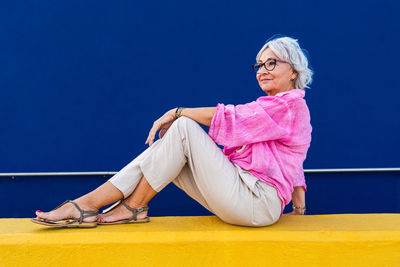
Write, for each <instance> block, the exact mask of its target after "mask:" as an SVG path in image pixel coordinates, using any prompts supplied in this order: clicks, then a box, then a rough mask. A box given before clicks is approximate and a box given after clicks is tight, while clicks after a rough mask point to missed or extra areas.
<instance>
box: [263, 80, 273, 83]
mask: <svg viewBox="0 0 400 267" xmlns="http://www.w3.org/2000/svg"><path fill="white" fill-rule="evenodd" d="M270 80H271V79H262V80H261V82H262V83H265V82H269V81H270Z"/></svg>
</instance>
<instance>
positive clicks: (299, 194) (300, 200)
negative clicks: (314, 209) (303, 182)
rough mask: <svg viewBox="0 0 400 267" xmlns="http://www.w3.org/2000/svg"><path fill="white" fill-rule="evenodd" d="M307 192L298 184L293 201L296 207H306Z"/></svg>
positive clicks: (293, 194)
mask: <svg viewBox="0 0 400 267" xmlns="http://www.w3.org/2000/svg"><path fill="white" fill-rule="evenodd" d="M305 195H306V192H305V191H304V188H303V187H302V186H296V187H295V188H294V190H293V193H292V202H293V205H295V206H296V207H304V206H305V205H306V197H305Z"/></svg>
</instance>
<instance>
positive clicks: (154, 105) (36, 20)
mask: <svg viewBox="0 0 400 267" xmlns="http://www.w3.org/2000/svg"><path fill="white" fill-rule="evenodd" d="M399 11H400V2H398V1H377V0H376V1H343V0H339V1H334V2H332V1H331V2H324V1H322V2H321V1H284V2H281V1H257V2H252V1H237V0H236V1H197V2H192V1H182V0H179V1H151V2H148V1H118V2H109V1H67V2H65V1H64V2H60V1H58V2H54V1H18V0H16V1H1V2H0V25H2V26H1V27H0V63H1V64H0V140H1V143H0V172H49V171H117V170H119V169H121V168H122V167H123V166H124V165H126V164H127V163H128V162H130V161H131V160H132V159H133V158H134V157H135V156H136V155H137V154H139V153H140V152H141V151H143V150H144V149H145V145H144V142H145V140H146V137H147V133H148V131H149V129H150V127H151V125H152V123H153V121H154V120H155V119H157V118H158V117H159V116H161V115H162V114H163V113H164V112H165V111H167V110H168V109H170V108H173V107H176V106H187V107H200V106H215V105H216V104H217V103H226V104H240V103H246V102H249V101H252V100H254V99H256V98H257V97H259V96H262V95H263V92H262V91H261V90H260V89H259V87H258V84H257V82H256V79H255V75H254V74H253V73H252V71H251V68H250V66H251V64H253V63H254V60H255V55H256V54H257V52H258V50H259V49H260V48H261V46H262V45H263V43H264V42H265V40H266V39H267V38H269V37H271V36H272V35H274V34H276V33H279V34H284V35H288V36H292V37H295V38H298V39H299V42H300V44H301V45H302V47H303V48H305V49H307V50H308V52H309V54H310V61H311V65H312V67H313V69H314V71H315V76H314V82H313V83H312V85H311V88H312V89H310V90H307V92H306V100H307V102H308V104H309V108H310V111H311V117H312V125H313V134H312V138H313V139H312V144H311V148H310V150H309V154H308V157H307V159H306V161H305V163H304V167H305V168H347V167H349V168H350V167H351V168H353V167H354V168H357V167H399V165H400V164H399V159H400V156H399V155H398V151H400V142H399V140H398V136H399V132H400V119H399V115H400V112H399V105H398V102H399V100H398V98H399V97H400V86H399V83H398V77H399V75H398V69H399V68H398V62H399V53H398V47H399V45H400V42H399V40H400V35H399V32H400V31H399V25H400V21H399V19H398V13H399ZM344 176H345V177H344V178H343V177H341V176H340V175H320V177H318V178H316V176H313V175H307V176H306V179H307V184H308V185H309V192H308V194H307V205H314V210H315V212H319V211H323V210H324V207H326V206H323V205H322V202H320V199H322V198H323V197H325V196H326V194H325V192H324V188H326V185H327V184H331V185H332V187H333V188H334V187H343V186H344V184H346V183H343V180H345V181H346V182H350V180H351V181H352V182H351V183H354V184H353V185H354V186H348V187H346V190H348V192H349V193H348V195H349V196H350V195H351V194H353V196H354V195H357V194H362V193H361V192H366V191H371V190H373V189H376V188H375V187H374V184H377V183H379V184H382V185H383V187H384V188H389V187H390V189H391V190H392V193H393V195H392V198H391V199H390V201H392V202H393V208H391V209H389V210H387V211H392V212H399V210H400V200H399V199H398V198H396V196H397V195H399V194H400V188H399V186H398V183H399V182H398V180H399V179H396V178H398V176H397V175H396V174H387V175H386V174H385V175H375V176H374V175H372V176H373V177H375V178H374V179H375V180H374V181H375V182H374V183H367V182H366V181H365V180H364V179H361V177H357V178H356V175H355V176H353V175H352V176H346V175H344ZM366 176H368V175H367V174H366ZM382 177H385V178H382ZM386 177H391V178H388V179H389V180H390V181H389V180H386ZM381 178H382V179H381ZM0 179H1V182H0V183H1V189H0V194H1V195H0V200H2V201H3V203H4V201H6V202H7V203H10V201H14V202H15V201H16V202H15V204H13V205H15V206H12V207H10V208H7V209H6V210H3V211H1V212H0V217H1V216H2V217H10V216H11V217H19V216H30V213H28V211H29V212H30V209H31V207H27V206H26V207H25V208H23V205H24V204H23V203H24V202H25V200H26V199H29V201H35V200H32V198H31V196H32V197H33V198H35V197H34V196H35V195H37V193H36V191H37V190H39V192H40V193H39V194H40V195H41V197H40V198H41V202H40V203H49V204H48V206H49V207H48V208H51V207H53V206H54V205H56V204H58V203H57V202H59V201H63V200H64V199H59V198H61V196H62V197H63V198H64V197H66V198H72V195H70V194H68V193H69V192H72V191H73V192H77V191H75V190H73V189H75V188H78V187H79V192H80V193H83V192H87V191H88V190H91V189H93V187H95V186H97V185H98V184H100V183H102V182H104V180H105V179H104V178H101V177H97V178H96V177H93V178H87V177H86V178H84V177H80V178H78V177H76V178H55V177H53V178H18V179H15V180H11V179H9V178H0ZM366 179H367V178H366ZM370 179H372V178H371V177H370ZM38 184H39V185H40V186H38ZM50 184H51V185H50ZM53 186H54V187H53ZM21 188H23V190H22V189H21ZM396 188H397V189H396ZM24 190H25V191H24ZM28 190H30V191H28ZM47 190H51V191H52V193H48V191H47ZM330 190H331V189H330ZM342 190H344V189H342ZM393 190H394V191H393ZM396 190H397V191H396ZM31 191H35V194H31V193H32V192H31ZM178 191H179V190H178V189H176V188H172V186H169V187H168V189H166V192H165V193H164V194H165V195H167V196H172V195H174V196H175V195H179V194H180V192H178ZM21 192H24V193H21ZM350 192H351V193H350ZM17 194H18V195H19V194H22V195H19V196H18V198H22V199H23V200H18V198H17V199H16V196H15V195H17ZM157 197H159V198H161V197H162V196H161V194H160V196H157ZM181 197H182V198H180V199H184V200H185V203H190V200H189V199H188V198H186V197H185V196H183V195H182V196H181ZM337 197H338V196H332V198H333V199H335V198H337ZM366 198H367V197H366ZM313 200H314V201H313ZM332 201H334V200H332ZM376 201H377V203H378V205H377V207H383V206H385V207H388V206H387V204H385V203H387V202H386V201H385V200H383V199H380V198H378V199H377V200H376ZM14 202H13V203H14ZM153 202H154V203H157V199H154V201H153ZM177 202H181V201H177ZM348 202H349V201H346V202H345V201H344V200H340V199H337V204H332V206H330V209H329V210H326V211H325V212H330V211H337V210H340V208H341V207H344V206H345V205H347V204H346V203H348ZM31 203H32V202H31ZM175 204H176V203H175ZM42 205H43V204H42ZM46 205H47V204H46ZM157 205H158V204H154V206H156V207H161V206H162V205H161V204H160V205H161V206H157ZM190 205H191V203H190ZM190 205H189V204H188V206H190ZM319 205H320V206H319ZM188 206H187V207H188ZM35 207H37V206H35ZM193 207H195V208H194V211H192V212H194V213H196V212H198V213H199V214H200V213H201V212H203V210H201V209H200V208H198V207H197V208H196V206H194V205H193ZM28 208H29V209H28ZM38 208H40V209H42V210H44V209H45V208H43V207H42V206H39V207H38ZM358 208H359V209H358ZM15 209H16V210H19V212H18V213H15ZM155 210H157V208H155ZM159 210H160V213H157V212H155V213H153V214H152V215H158V214H161V213H162V212H164V211H165V209H161V208H159ZM161 210H163V211H162V212H161ZM288 210H290V209H288ZM351 211H354V212H357V211H362V206H361V205H359V206H357V205H355V206H354V207H353V208H352V210H351ZM351 211H350V212H351ZM346 212H347V210H346ZM371 212H372V211H371ZM189 213H190V212H189ZM189 213H188V211H187V208H183V207H177V208H176V207H174V208H173V210H172V211H171V213H167V214H165V215H168V214H177V215H178V214H189Z"/></svg>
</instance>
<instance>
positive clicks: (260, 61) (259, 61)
mask: <svg viewBox="0 0 400 267" xmlns="http://www.w3.org/2000/svg"><path fill="white" fill-rule="evenodd" d="M270 59H275V58H273V57H269V58H267V59H266V60H265V61H264V62H267V61H268V60H270ZM262 62H263V61H262V60H261V59H259V60H258V63H262Z"/></svg>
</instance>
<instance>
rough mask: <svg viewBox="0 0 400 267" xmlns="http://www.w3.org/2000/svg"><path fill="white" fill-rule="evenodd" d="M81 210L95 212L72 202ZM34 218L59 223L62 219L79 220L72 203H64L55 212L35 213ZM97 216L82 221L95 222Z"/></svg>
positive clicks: (78, 214) (83, 205)
mask: <svg viewBox="0 0 400 267" xmlns="http://www.w3.org/2000/svg"><path fill="white" fill-rule="evenodd" d="M74 202H75V203H76V204H78V205H79V207H80V208H81V209H82V210H96V209H95V208H92V207H89V206H87V205H85V204H84V203H79V201H74ZM36 216H37V218H38V219H45V220H48V221H59V220H63V219H72V218H79V217H80V212H79V211H78V209H77V208H76V207H75V205H74V204H72V203H70V202H69V203H66V204H64V205H62V206H61V207H59V208H58V209H56V210H53V211H50V212H42V211H39V210H38V211H36ZM96 220H97V216H91V217H87V218H85V219H83V221H84V222H95V221H96Z"/></svg>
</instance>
